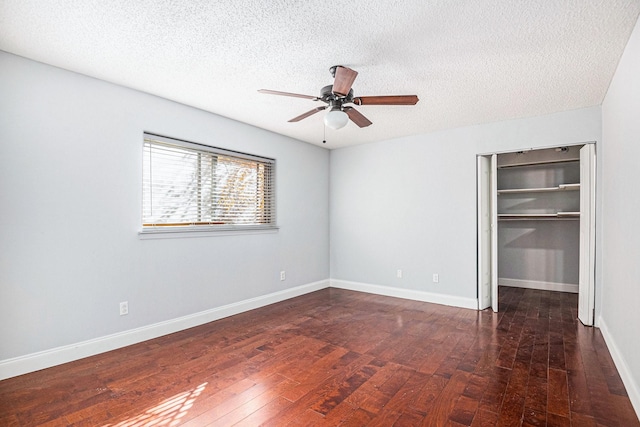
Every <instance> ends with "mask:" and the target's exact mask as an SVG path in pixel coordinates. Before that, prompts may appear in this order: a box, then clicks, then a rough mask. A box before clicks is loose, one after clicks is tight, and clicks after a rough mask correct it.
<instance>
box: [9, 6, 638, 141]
mask: <svg viewBox="0 0 640 427" xmlns="http://www.w3.org/2000/svg"><path fill="white" fill-rule="evenodd" d="M639 13H640V0H527V1H513V0H474V1H455V0H449V1H443V0H441V1H425V0H405V1H398V0H348V1H347V0H330V1H327V0H322V1H320V0H218V1H211V0H191V1H175V0H48V1H42V0H0V49H1V50H4V51H7V52H11V53H15V54H17V55H21V56H24V57H27V58H31V59H34V60H36V61H41V62H44V63H47V64H52V65H55V66H58V67H61V68H64V69H68V70H72V71H75V72H78V73H82V74H86V75H89V76H93V77H97V78H99V79H103V80H106V81H110V82H114V83H117V84H120V85H123V86H127V87H131V88H134V89H138V90H141V91H144V92H148V93H151V94H155V95H158V96H161V97H164V98H168V99H171V100H174V101H178V102H181V103H184V104H187V105H191V106H194V107H197V108H201V109H203V110H206V111H210V112H213V113H216V114H220V115H223V116H226V117H230V118H232V119H236V120H239V121H241V122H245V123H249V124H252V125H255V126H258V127H261V128H264V129H269V130H271V131H273V132H277V133H280V134H283V135H288V136H291V137H293V138H297V139H300V140H303V141H307V142H310V143H312V144H317V145H321V146H322V145H323V144H322V140H323V137H324V136H323V131H324V126H323V122H322V116H323V113H319V114H316V115H314V116H311V117H309V118H307V119H305V120H303V121H301V122H298V123H288V122H287V120H289V119H290V118H293V117H295V116H297V115H299V114H302V113H303V112H305V111H308V110H311V109H312V108H315V107H317V106H319V105H324V104H322V103H316V102H313V101H311V100H308V99H300V98H289V97H281V96H273V95H264V94H259V93H258V92H257V90H258V89H262V88H265V89H274V90H280V91H286V92H296V93H302V94H308V95H314V96H315V95H319V91H320V88H321V87H322V86H325V85H328V84H331V83H332V77H331V75H330V74H329V71H328V70H329V67H331V66H332V65H337V64H339V65H345V66H348V67H350V68H353V69H355V70H356V71H358V72H359V75H358V77H357V79H356V81H355V83H354V85H353V89H354V92H355V95H356V96H359V95H360V96H369V95H401V94H402V95H404V94H417V95H418V97H419V98H420V101H419V102H418V104H417V105H416V106H360V107H357V109H358V110H359V111H360V112H361V113H363V114H364V115H365V116H366V117H367V118H369V119H370V120H371V121H372V122H373V125H371V126H369V127H367V128H362V129H360V128H358V127H357V126H356V125H355V124H353V123H349V124H348V125H347V127H346V128H344V129H341V130H338V131H334V130H331V129H327V130H326V140H327V143H326V145H324V146H325V147H327V148H338V147H344V146H348V145H354V144H361V143H366V142H372V141H378V140H384V139H390V138H395V137H400V136H404V135H413V134H420V133H427V132H431V131H435V130H439V129H447V128H454V127H460V126H466V125H472V124H478V123H486V122H492V121H498V120H505V119H511V118H516V117H527V116H535V115H541V114H547V113H552V112H557V111H564V110H571V109H576V108H582V107H588V106H593V105H599V104H600V103H601V102H602V100H603V98H604V96H605V94H606V91H607V88H608V85H609V83H610V81H611V78H612V76H613V73H614V71H615V68H616V66H617V64H618V61H619V58H620V55H621V54H622V51H623V49H624V47H625V45H626V42H627V40H628V38H629V35H630V34H631V31H632V29H633V26H634V24H635V22H636V20H637V18H638V14H639Z"/></svg>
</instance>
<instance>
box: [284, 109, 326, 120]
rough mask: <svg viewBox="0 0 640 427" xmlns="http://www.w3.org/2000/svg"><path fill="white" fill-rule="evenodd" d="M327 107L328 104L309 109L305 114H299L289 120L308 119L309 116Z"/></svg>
mask: <svg viewBox="0 0 640 427" xmlns="http://www.w3.org/2000/svg"><path fill="white" fill-rule="evenodd" d="M325 108H327V106H326V105H325V106H324V107H318V108H314V109H313V110H309V111H307V112H306V113H304V114H300V115H299V116H297V117H294V118H293V119H291V120H289V122H299V121H300V120H302V119H306V118H307V117H309V116H312V115H314V114H315V113H317V112H319V111H322V110H324V109H325Z"/></svg>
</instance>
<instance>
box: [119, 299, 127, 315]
mask: <svg viewBox="0 0 640 427" xmlns="http://www.w3.org/2000/svg"><path fill="white" fill-rule="evenodd" d="M125 314H129V302H128V301H123V302H121V303H120V316H124V315H125Z"/></svg>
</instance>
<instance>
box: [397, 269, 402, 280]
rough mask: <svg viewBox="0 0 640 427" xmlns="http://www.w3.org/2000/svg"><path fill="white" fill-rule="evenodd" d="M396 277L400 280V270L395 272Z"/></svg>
mask: <svg viewBox="0 0 640 427" xmlns="http://www.w3.org/2000/svg"><path fill="white" fill-rule="evenodd" d="M396 277H397V278H398V279H402V270H398V271H396Z"/></svg>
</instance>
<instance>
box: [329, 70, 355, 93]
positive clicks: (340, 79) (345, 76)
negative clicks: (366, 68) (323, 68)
mask: <svg viewBox="0 0 640 427" xmlns="http://www.w3.org/2000/svg"><path fill="white" fill-rule="evenodd" d="M357 75H358V72H357V71H354V70H352V69H351V68H347V67H343V66H341V65H338V66H337V67H336V75H335V79H334V82H333V93H335V94H336V95H340V96H347V95H348V94H349V91H350V90H351V85H353V82H354V81H355V79H356V76H357Z"/></svg>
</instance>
